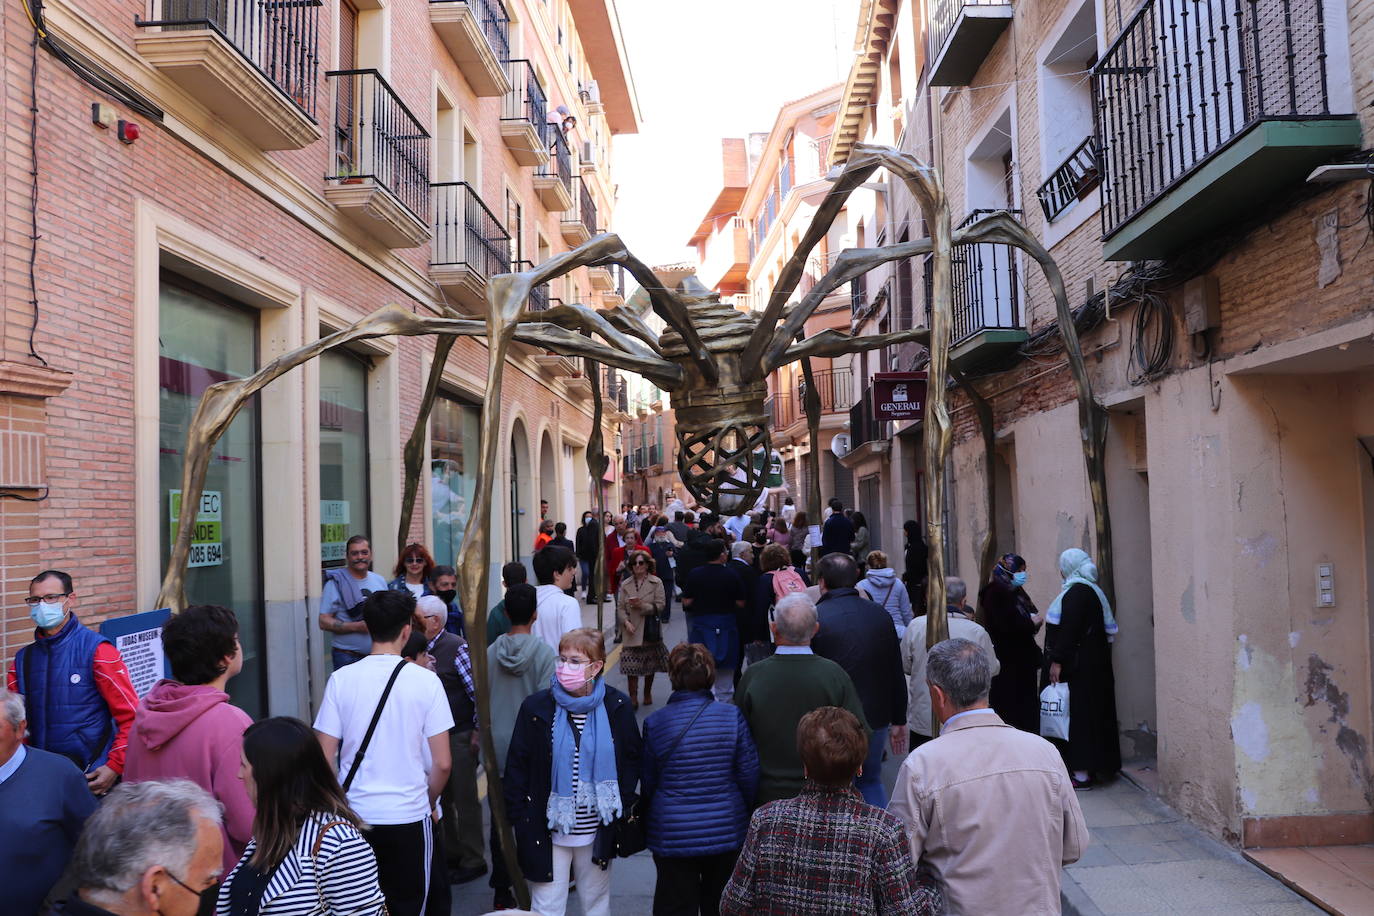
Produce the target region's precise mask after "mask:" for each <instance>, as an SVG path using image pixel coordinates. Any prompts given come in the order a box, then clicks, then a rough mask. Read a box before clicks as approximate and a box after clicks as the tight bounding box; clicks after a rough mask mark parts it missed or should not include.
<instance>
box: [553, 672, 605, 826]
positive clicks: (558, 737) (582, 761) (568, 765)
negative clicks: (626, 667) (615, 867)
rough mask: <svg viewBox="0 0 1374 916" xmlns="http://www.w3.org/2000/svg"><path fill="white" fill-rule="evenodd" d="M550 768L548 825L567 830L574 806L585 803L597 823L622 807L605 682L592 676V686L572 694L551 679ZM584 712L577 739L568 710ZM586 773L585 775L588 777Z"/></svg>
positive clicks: (572, 823) (572, 821)
mask: <svg viewBox="0 0 1374 916" xmlns="http://www.w3.org/2000/svg"><path fill="white" fill-rule="evenodd" d="M550 686H552V688H553V701H554V714H553V774H552V780H551V785H550V788H551V789H552V791H551V792H550V793H549V805H548V810H547V814H548V817H549V829H550V830H552V831H554V832H557V833H572V832H573V828H574V827H575V825H576V823H577V809H578V808H590V809H592V810H593V811H595V812H596V816H597V820H598V821H599V822H600V823H602V824H609V823H611V822H613V821H614V820H615V819H616V818H617V817H619V816H620V815H621V813H622V810H623V809H622V806H621V801H620V781H619V779H617V778H616V771H615V744H614V743H613V742H612V740H611V721H610V718H609V717H608V716H607V715H606V682H605V681H604V680H603V679H601V678H597V681H596V686H595V688H593V690H592V692H591V693H589V694H588V695H587V696H585V697H575V696H573V695H572V694H570V693H568V691H566V690H564V689H563V685H562V684H560V683H558V677H557V675H555V676H554V678H553V680H552V684H551V685H550ZM583 713H585V714H586V715H587V720H586V722H585V723H584V724H583V726H582V740H581V741H580V742H579V741H578V738H577V735H576V734H575V733H574V731H573V724H572V720H571V719H570V718H569V715H570V714H579V715H580V714H583ZM575 752H577V753H578V761H579V766H578V770H577V779H576V785H574V780H573V754H574V753H575ZM589 777H590V778H589Z"/></svg>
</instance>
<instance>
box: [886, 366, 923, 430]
mask: <svg viewBox="0 0 1374 916" xmlns="http://www.w3.org/2000/svg"><path fill="white" fill-rule="evenodd" d="M925 415H926V374H925V373H924V372H875V373H874V374H873V419H875V420H920V419H922V418H923V417H925Z"/></svg>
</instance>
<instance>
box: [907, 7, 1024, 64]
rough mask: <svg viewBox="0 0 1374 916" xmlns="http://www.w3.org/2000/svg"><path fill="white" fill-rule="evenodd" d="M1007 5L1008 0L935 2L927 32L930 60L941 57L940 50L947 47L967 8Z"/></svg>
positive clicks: (931, 8)
mask: <svg viewBox="0 0 1374 916" xmlns="http://www.w3.org/2000/svg"><path fill="white" fill-rule="evenodd" d="M1007 4H1008V0H933V2H931V3H930V5H929V10H930V22H929V24H928V25H927V31H926V35H927V37H928V39H929V41H930V59H931V60H935V59H936V58H937V57H939V56H940V50H941V49H942V48H943V47H944V46H945V42H946V41H947V40H948V39H949V36H950V33H951V32H953V31H954V26H955V25H956V24H957V23H958V22H959V16H960V15H961V14H963V12H964V10H965V8H967V7H979V6H1006V5H1007Z"/></svg>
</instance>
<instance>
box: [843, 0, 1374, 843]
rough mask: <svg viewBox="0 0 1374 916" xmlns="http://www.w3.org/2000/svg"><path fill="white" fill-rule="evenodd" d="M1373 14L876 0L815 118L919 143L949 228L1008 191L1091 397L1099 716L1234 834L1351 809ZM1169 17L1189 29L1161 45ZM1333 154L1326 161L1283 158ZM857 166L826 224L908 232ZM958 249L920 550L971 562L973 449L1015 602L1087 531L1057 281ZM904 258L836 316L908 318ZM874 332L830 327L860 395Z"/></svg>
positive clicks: (1203, 819)
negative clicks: (1097, 482)
mask: <svg viewBox="0 0 1374 916" xmlns="http://www.w3.org/2000/svg"><path fill="white" fill-rule="evenodd" d="M974 7H976V9H973V8H974ZM1285 13H1286V14H1287V18H1285ZM1369 14H1370V7H1369V5H1368V4H1367V3H1365V2H1362V0H1350V2H1349V3H1346V2H1322V0H1313V2H1309V3H1307V4H1299V5H1285V4H1267V3H1264V2H1262V0H1261V2H1259V3H1250V4H1231V3H1212V4H1193V3H1188V4H1183V3H1171V2H1169V0H1145V2H1143V3H1140V4H1137V5H1135V6H1134V7H1131V6H1130V5H1126V4H1119V5H1114V4H1112V3H1094V2H1078V0H1044V2H1035V3H1021V4H1017V5H1016V6H1015V7H1014V8H1013V7H1012V6H1011V5H1010V4H1000V3H996V2H977V3H975V2H964V3H960V2H958V0H954V2H931V3H927V4H925V5H924V6H922V5H918V4H911V3H906V2H901V0H872V2H865V3H864V4H863V5H862V11H861V14H860V22H859V24H858V30H857V34H856V52H857V54H856V62H855V64H854V67H853V69H852V70H851V73H850V76H849V79H848V81H847V83H846V86H845V89H844V94H843V98H842V100H841V109H840V112H839V114H838V116H837V118H836V129H835V132H834V135H833V137H832V140H831V146H830V154H831V157H832V162H834V163H839V162H842V161H844V159H845V158H846V157H847V156H848V154H849V151H850V150H851V149H852V147H853V144H854V143H855V142H857V141H864V142H876V143H885V144H890V145H895V146H899V147H901V148H902V149H904V150H906V151H909V152H911V153H913V154H915V155H916V156H917V157H918V158H920V159H921V160H923V161H925V162H929V163H931V164H933V165H934V166H935V167H936V169H937V170H938V171H939V173H940V175H941V177H942V179H943V181H944V185H945V188H946V190H947V193H948V196H949V203H950V209H951V212H952V214H953V220H954V223H955V226H956V227H958V226H959V225H961V224H969V223H971V222H973V221H976V219H977V218H978V216H979V215H980V214H982V213H984V212H986V211H990V210H1000V209H1010V210H1012V211H1013V212H1014V213H1016V215H1017V216H1018V217H1019V218H1020V219H1021V220H1022V222H1023V223H1024V224H1025V225H1026V226H1027V227H1029V229H1030V230H1031V232H1032V233H1033V234H1034V235H1035V236H1036V237H1037V238H1038V239H1039V240H1040V242H1041V243H1042V244H1043V245H1044V246H1045V247H1046V248H1048V249H1049V251H1050V252H1051V254H1052V255H1053V256H1054V258H1055V260H1056V261H1057V262H1058V265H1059V267H1060V269H1061V270H1062V271H1063V275H1064V279H1065V283H1066V286H1067V290H1068V296H1069V300H1070V305H1071V307H1072V308H1073V309H1074V310H1075V311H1076V312H1077V314H1078V318H1077V323H1078V325H1079V327H1080V335H1081V342H1082V349H1083V352H1084V355H1085V357H1086V360H1087V366H1088V371H1089V375H1090V377H1091V382H1092V387H1093V393H1094V397H1095V399H1096V400H1097V401H1098V402H1099V403H1100V404H1101V405H1102V406H1103V408H1105V409H1106V410H1107V412H1108V420H1109V422H1108V432H1107V442H1106V475H1107V502H1108V506H1109V509H1110V513H1111V518H1112V535H1113V542H1114V563H1113V573H1114V578H1115V603H1116V613H1117V618H1118V620H1119V621H1120V624H1121V634H1120V637H1119V638H1118V640H1117V642H1116V643H1115V646H1114V649H1113V662H1114V666H1115V671H1116V682H1117V711H1118V718H1119V721H1120V729H1121V740H1122V748H1123V751H1124V753H1125V756H1127V757H1128V758H1131V759H1135V760H1137V761H1144V762H1146V763H1148V764H1149V765H1151V766H1157V770H1158V774H1159V779H1160V791H1161V792H1162V794H1163V795H1164V796H1165V797H1166V799H1168V800H1169V801H1170V802H1171V803H1172V804H1174V805H1176V806H1177V807H1178V808H1179V809H1180V810H1182V811H1183V812H1185V813H1186V814H1187V815H1188V816H1189V817H1190V818H1192V819H1193V820H1194V821H1196V822H1197V823H1198V824H1200V825H1202V826H1203V827H1205V828H1206V829H1208V830H1209V831H1211V832H1212V833H1214V834H1216V835H1218V836H1221V837H1223V838H1226V839H1227V840H1229V841H1231V842H1233V843H1235V844H1237V845H1243V846H1248V847H1257V846H1273V845H1293V844H1303V843H1311V844H1327V843H1349V842H1366V843H1367V842H1370V841H1371V839H1374V775H1371V774H1374V758H1372V757H1371V751H1370V748H1369V741H1370V736H1371V733H1372V732H1374V719H1372V718H1371V717H1372V715H1374V710H1372V709H1371V704H1372V701H1374V680H1371V670H1374V668H1372V666H1371V658H1372V657H1374V617H1371V611H1370V607H1371V603H1374V598H1372V596H1374V566H1371V565H1370V560H1369V557H1370V556H1371V555H1374V554H1371V552H1370V551H1371V544H1374V540H1371V537H1372V536H1371V534H1370V530H1371V529H1370V520H1371V519H1374V474H1371V471H1370V468H1371V461H1370V457H1369V456H1370V446H1369V442H1370V439H1369V437H1370V436H1371V434H1374V427H1371V424H1370V422H1369V421H1368V418H1367V416H1368V413H1367V411H1366V410H1364V409H1363V408H1364V406H1365V405H1366V404H1367V399H1368V397H1369V392H1370V386H1371V383H1374V349H1371V347H1370V344H1369V333H1370V331H1371V329H1374V326H1372V325H1371V318H1370V314H1369V310H1370V305H1371V302H1374V267H1371V265H1372V264H1374V261H1371V259H1370V257H1369V248H1368V245H1369V234H1370V232H1371V231H1374V226H1372V225H1371V224H1370V223H1369V219H1368V217H1369V209H1368V200H1369V197H1368V194H1369V182H1368V180H1367V171H1366V168H1365V167H1366V165H1367V163H1368V161H1369V145H1370V144H1369V140H1368V138H1369V136H1370V135H1371V134H1370V131H1371V128H1374V122H1372V121H1371V118H1370V115H1369V111H1368V106H1367V105H1364V104H1363V103H1361V102H1360V100H1362V99H1367V98H1368V97H1369V93H1370V91H1371V89H1374V86H1371V79H1374V77H1372V76H1371V73H1374V71H1371V68H1370V59H1371V55H1372V54H1374V31H1371V28H1374V27H1372V26H1371V24H1370V22H1371V20H1370V15H1369ZM1184 35H1190V36H1194V37H1196V36H1201V38H1202V40H1201V41H1200V42H1195V43H1193V44H1190V46H1189V49H1188V51H1187V52H1186V53H1185V52H1184V51H1183V49H1182V47H1181V45H1180V44H1178V43H1179V42H1181V41H1182V40H1183V39H1182V37H1181V36H1184ZM1241 38H1244V39H1245V41H1244V42H1241V41H1240V40H1239V39H1241ZM1276 42H1277V43H1276ZM1290 50H1291V52H1292V53H1289V51H1290ZM1331 163H1338V164H1339V163H1354V164H1353V165H1345V166H1343V167H1337V168H1335V169H1330V170H1328V172H1327V175H1328V181H1329V182H1330V183H1322V182H1314V181H1309V180H1308V175H1309V174H1310V173H1312V172H1313V171H1314V170H1316V169H1318V168H1320V167H1322V166H1324V165H1329V164H1331ZM875 177H876V178H881V174H880V175H879V176H875ZM1346 178H1357V179H1358V180H1349V181H1345V180H1339V179H1346ZM878 183H879V184H880V185H884V186H883V187H881V188H880V189H877V190H874V191H873V192H871V193H868V194H856V195H855V196H854V198H852V199H851V201H850V205H849V207H848V208H847V217H846V218H847V220H848V222H849V223H850V224H855V223H856V222H857V221H858V220H859V219H862V220H864V221H865V222H866V224H868V225H874V226H879V227H881V228H880V229H879V231H880V232H882V233H883V237H885V239H886V240H887V241H888V242H898V241H903V240H907V239H916V238H921V237H924V236H926V235H928V234H929V233H928V229H927V227H926V226H925V225H924V222H923V216H922V214H921V212H920V211H919V209H918V207H917V206H916V205H915V203H914V202H913V200H912V199H911V197H910V195H909V194H908V193H907V192H906V190H905V188H904V187H902V186H901V185H900V184H899V183H897V182H894V181H891V180H890V179H889V180H885V181H879V182H878ZM954 271H955V276H954V282H955V302H954V307H955V314H954V316H953V318H954V329H953V334H954V340H953V344H954V346H953V350H952V354H951V356H952V359H953V361H954V362H955V363H956V365H958V366H959V367H960V368H961V369H962V370H963V371H964V372H965V373H966V374H968V375H969V376H970V377H971V378H972V379H973V384H974V385H975V386H976V388H977V390H978V391H979V392H980V394H981V395H982V397H983V398H985V399H986V400H987V401H989V402H990V403H991V406H992V409H993V413H994V425H995V428H996V457H995V461H994V465H993V467H991V468H989V467H987V466H986V465H985V461H984V453H983V443H982V440H981V436H980V434H979V429H978V424H977V418H976V416H975V414H974V411H973V408H972V405H971V404H970V403H969V401H968V399H967V397H966V396H965V395H964V394H963V392H961V391H959V390H957V389H954V388H951V389H950V391H949V392H948V398H949V409H950V412H951V415H952V420H953V423H954V431H955V435H954V439H955V442H954V447H953V450H952V453H951V455H950V458H949V481H950V486H949V489H948V505H947V510H946V516H947V518H946V521H947V525H948V528H947V533H948V545H949V547H948V556H947V558H946V560H947V566H948V570H949V572H950V574H952V575H959V576H962V577H963V578H965V579H967V580H968V581H970V582H974V581H976V580H977V579H978V577H979V568H978V564H979V556H980V549H981V545H982V541H983V538H984V536H985V535H986V533H987V531H988V528H989V524H988V510H987V503H986V499H985V493H986V492H987V489H988V480H989V477H991V480H992V490H993V491H994V493H995V499H994V506H995V508H994V511H995V513H996V522H997V524H996V530H997V537H996V542H995V546H996V548H997V552H998V553H1002V552H1004V551H1015V552H1017V553H1019V554H1022V555H1024V556H1025V557H1026V559H1027V560H1028V563H1029V569H1030V585H1029V586H1028V590H1029V592H1030V594H1031V596H1032V598H1033V599H1034V600H1035V601H1036V603H1037V604H1038V605H1040V606H1041V607H1044V606H1045V605H1046V604H1047V603H1048V602H1049V601H1050V600H1051V599H1052V598H1053V597H1054V595H1055V594H1056V592H1057V591H1058V589H1059V577H1058V576H1057V575H1056V561H1057V557H1058V555H1059V553H1060V552H1061V551H1062V550H1064V549H1065V548H1067V547H1071V546H1081V547H1084V548H1085V549H1087V550H1088V551H1089V552H1090V553H1091V552H1094V550H1095V548H1096V546H1097V545H1096V544H1095V543H1094V542H1095V534H1094V527H1093V514H1092V505H1091V501H1090V497H1089V490H1088V482H1087V474H1086V471H1085V467H1084V461H1083V456H1082V449H1081V446H1080V432H1079V423H1078V417H1077V409H1076V406H1075V403H1074V388H1073V384H1072V380H1071V378H1070V376H1069V371H1068V367H1067V362H1066V358H1065V354H1064V351H1063V347H1062V345H1061V343H1060V338H1059V335H1058V333H1057V326H1056V324H1055V317H1056V316H1055V307H1054V302H1053V300H1052V298H1051V295H1050V292H1049V288H1048V286H1047V284H1046V281H1045V279H1044V277H1043V276H1042V274H1041V272H1040V271H1039V270H1038V269H1037V267H1036V265H1035V263H1034V262H1033V261H1031V260H1030V259H1029V258H1027V257H1025V256H1024V255H1020V254H1017V253H1014V252H1012V251H1010V250H1009V249H1007V248H1006V247H1005V246H1000V245H989V244H979V245H964V246H959V247H958V248H956V252H955V264H954ZM924 274H925V265H924V263H923V262H922V261H921V260H920V259H912V260H911V261H907V262H896V263H894V264H892V265H890V266H888V267H886V268H884V269H881V270H875V271H872V272H870V273H869V274H868V275H867V277H866V278H865V283H864V287H865V288H864V289H863V290H862V295H860V294H859V291H858V290H856V295H855V299H854V309H853V313H852V322H851V326H852V328H853V330H854V331H855V332H856V333H872V332H875V331H876V330H878V329H879V328H881V327H884V326H886V327H889V328H891V329H893V330H898V329H901V328H903V327H909V326H914V325H919V324H920V323H921V322H922V321H923V318H922V316H923V314H924V312H925V309H926V308H927V303H928V294H926V293H925V292H924V285H925V284H924V280H925V277H924ZM883 359H886V360H887V364H888V365H889V366H891V368H895V369H901V370H906V369H911V368H919V367H920V366H921V365H922V364H923V361H924V353H923V351H922V350H920V349H919V348H917V347H909V348H904V349H902V350H899V351H898V352H897V353H893V354H888V355H887V356H886V357H884V356H882V355H880V354H869V355H868V356H867V357H866V358H865V357H856V358H855V360H854V365H855V368H854V370H853V376H854V379H855V383H856V388H855V395H854V396H855V398H856V399H859V398H862V397H863V395H864V384H865V382H864V380H865V379H866V378H868V377H870V376H871V373H872V372H874V371H877V370H878V369H879V368H881V366H880V365H879V363H880V362H881V361H882V360H883ZM879 438H885V439H887V441H888V444H887V445H885V446H884V447H883V448H882V451H883V454H882V455H881V456H877V457H876V458H875V460H874V461H873V462H872V465H871V468H865V469H862V470H861V469H856V473H859V474H863V473H872V474H876V475H878V487H877V488H876V490H875V493H876V499H877V500H878V502H879V503H880V504H882V505H888V506H899V507H902V506H906V507H909V510H908V511H907V513H906V517H919V516H918V515H917V512H918V509H919V505H920V503H919V501H918V500H917V498H916V497H917V495H918V492H919V469H920V468H921V466H922V464H923V457H922V453H921V448H922V444H921V442H920V438H919V428H918V427H915V426H912V427H907V428H896V429H891V430H886V431H883V436H881V437H879ZM859 505H860V507H861V508H863V507H864V500H863V499H862V497H861V498H860V500H859ZM900 521H901V517H900V513H899V514H897V515H889V516H888V517H887V518H886V519H885V521H884V524H885V526H886V528H887V535H888V537H890V538H894V539H895V538H897V537H899V536H900V535H899V528H898V526H899V525H900Z"/></svg>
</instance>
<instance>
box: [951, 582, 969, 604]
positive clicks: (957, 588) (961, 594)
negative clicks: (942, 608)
mask: <svg viewBox="0 0 1374 916" xmlns="http://www.w3.org/2000/svg"><path fill="white" fill-rule="evenodd" d="M967 597H968V583H966V582H965V581H964V580H963V579H960V578H959V577H958V576H945V603H946V604H952V605H954V606H955V607H963V606H964V599H965V598H967Z"/></svg>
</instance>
